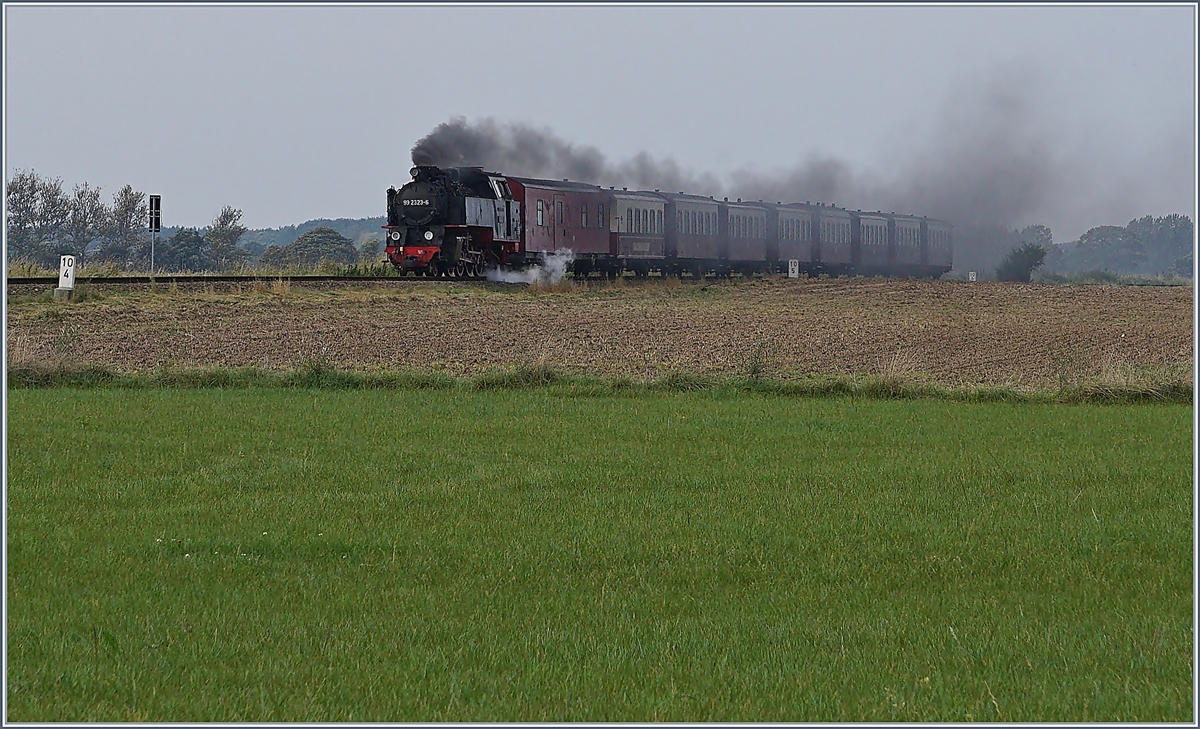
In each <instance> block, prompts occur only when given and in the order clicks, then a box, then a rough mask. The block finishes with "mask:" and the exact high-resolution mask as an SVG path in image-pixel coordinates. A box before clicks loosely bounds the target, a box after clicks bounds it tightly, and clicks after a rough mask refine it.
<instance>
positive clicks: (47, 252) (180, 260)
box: [5, 170, 380, 272]
mask: <svg viewBox="0 0 1200 729" xmlns="http://www.w3.org/2000/svg"><path fill="white" fill-rule="evenodd" d="M5 196H6V198H7V201H8V215H7V219H6V220H5V225H6V228H7V233H8V250H7V253H8V260H9V262H10V264H11V263H14V262H26V263H30V264H34V265H36V266H40V267H42V268H49V269H56V268H58V265H59V256H62V255H64V254H69V255H74V256H75V257H76V259H77V260H78V261H79V262H80V265H87V264H90V263H102V264H112V265H116V266H117V267H119V268H122V269H125V270H139V271H144V270H149V269H150V256H151V240H152V234H151V232H150V228H149V201H148V198H147V195H146V193H144V192H141V191H138V190H134V189H133V187H132V186H131V185H125V186H124V187H122V188H121V189H119V190H117V191H116V192H115V193H114V194H113V196H112V202H111V203H105V201H104V199H103V197H102V195H101V189H100V188H99V187H92V186H91V185H89V184H88V183H86V182H84V183H82V184H78V185H75V186H74V188H73V189H72V190H71V191H69V192H68V191H67V190H66V189H64V187H63V182H62V180H61V179H60V178H50V177H43V176H41V175H39V174H37V172H35V171H33V170H18V171H17V173H16V174H15V175H14V176H13V178H12V179H11V180H9V181H8V183H7V185H6V189H5ZM241 220H242V211H241V210H238V209H236V208H234V207H231V206H228V205H227V206H225V207H223V208H222V209H221V212H220V213H218V214H217V216H216V217H215V218H213V221H212V222H211V223H210V224H209V225H208V226H207V227H203V228H179V229H175V230H174V232H173V233H172V235H170V236H169V237H166V238H160V239H159V241H158V243H157V244H156V245H155V246H154V251H153V253H154V268H155V270H158V271H178V272H206V271H212V272H221V271H231V270H236V269H239V268H244V267H246V266H253V265H255V264H257V265H259V266H264V267H271V268H286V267H292V266H297V267H309V266H316V265H318V264H320V263H322V262H330V263H333V264H336V265H355V264H357V263H358V262H359V261H360V259H361V258H362V257H368V258H369V257H371V256H373V255H377V254H378V252H379V250H380V247H379V244H378V242H373V241H368V244H367V245H365V246H364V249H363V250H362V251H361V252H360V251H359V250H358V249H357V248H355V246H354V243H353V241H351V240H350V239H349V238H346V237H345V236H343V235H341V234H339V233H338V232H337V231H335V230H333V229H332V228H329V227H317V228H314V229H310V230H307V231H306V232H305V233H303V234H302V235H300V236H299V237H298V238H297V239H295V240H294V241H292V242H291V243H288V244H287V245H269V246H266V248H265V250H262V249H260V251H261V252H260V255H257V256H255V255H253V254H252V253H251V251H250V250H248V249H247V248H246V247H244V246H241V245H239V243H240V242H241V241H242V239H243V237H244V236H245V235H246V233H247V228H246V226H244V225H242V223H241ZM371 243H374V245H371Z"/></svg>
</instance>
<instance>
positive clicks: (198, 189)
mask: <svg viewBox="0 0 1200 729" xmlns="http://www.w3.org/2000/svg"><path fill="white" fill-rule="evenodd" d="M4 10H5V17H4V22H5V26H4V36H5V38H4V53H5V74H4V81H5V107H4V113H5V134H6V136H5V145H4V155H5V159H4V163H5V171H6V175H8V176H11V175H12V173H13V171H14V170H17V169H30V168H32V169H35V170H37V171H38V172H39V173H41V174H43V175H50V176H55V177H61V178H62V179H63V181H64V183H66V186H67V187H68V188H69V187H70V186H71V185H73V184H75V183H78V182H83V181H88V182H90V183H91V184H93V185H101V186H102V187H103V188H104V191H105V195H106V196H108V195H110V194H111V193H112V192H113V191H114V190H115V189H117V188H118V187H120V186H121V185H123V184H125V183H129V184H132V185H133V186H134V187H135V188H137V189H140V190H143V191H145V192H148V193H157V194H161V195H162V196H163V220H164V224H166V225H195V226H201V225H204V224H206V223H207V222H208V221H210V220H211V219H212V218H213V217H214V216H215V215H216V213H217V212H218V211H219V210H220V208H221V206H223V205H233V206H235V207H238V208H241V209H242V210H243V211H244V212H245V218H244V222H245V223H246V224H248V225H249V226H251V227H266V226H281V225H288V224H293V223H300V222H303V221H305V220H308V219H312V218H318V217H330V218H336V217H366V216H376V215H382V214H383V213H384V200H385V198H384V191H385V189H386V188H387V187H388V185H390V184H396V185H399V184H402V183H403V182H405V181H407V179H408V175H407V170H408V168H409V167H410V164H411V163H410V151H411V149H412V146H413V144H414V143H415V142H416V141H417V140H418V139H420V138H421V137H423V136H425V135H426V134H428V133H429V132H430V131H431V130H432V129H433V128H434V127H436V126H437V125H438V124H440V123H442V122H445V121H447V120H449V119H451V118H454V117H465V118H466V119H467V120H468V122H469V123H477V122H479V121H481V120H483V119H485V118H492V119H494V120H495V121H496V122H498V123H501V124H507V123H517V124H530V125H533V126H536V127H539V128H542V127H544V128H547V129H549V130H550V131H552V132H553V134H555V135H556V136H557V137H559V138H561V139H562V140H565V141H567V142H570V143H574V144H578V145H589V146H593V147H595V148H596V149H598V150H600V151H601V152H602V153H603V154H604V155H605V157H606V158H607V159H608V160H609V161H611V162H613V163H620V162H622V161H624V160H627V159H629V158H631V157H633V156H634V155H636V154H638V153H640V152H645V153H648V154H650V155H652V156H653V157H654V158H655V159H658V160H662V159H670V160H673V161H674V162H675V163H677V164H678V165H679V166H680V167H681V168H683V169H684V170H685V171H688V172H691V173H693V174H694V175H702V174H706V173H707V174H711V175H714V176H715V177H716V178H717V179H719V180H720V181H721V182H722V183H723V184H727V185H729V188H728V190H730V191H735V190H737V189H738V188H737V185H738V184H739V183H738V180H741V181H742V183H741V184H744V185H748V186H750V187H753V184H754V181H755V180H758V181H759V182H761V181H762V180H761V179H759V178H769V179H776V180H782V179H786V178H788V176H789V175H792V176H795V175H796V174H797V170H801V171H803V170H805V169H807V168H808V167H811V166H812V164H813V159H814V158H820V159H822V160H824V161H825V162H832V163H834V164H835V165H836V166H838V167H839V169H840V170H841V173H840V174H843V175H846V176H848V177H849V178H852V179H853V181H854V184H853V185H841V186H840V187H838V190H839V194H846V195H853V196H858V197H860V198H862V199H837V200H833V202H836V203H837V204H839V205H844V206H850V207H870V206H872V205H888V204H904V203H905V202H911V204H914V205H916V204H924V205H926V206H931V207H939V206H940V208H945V207H946V206H954V205H957V204H959V203H958V202H957V201H956V200H957V198H955V197H954V195H952V194H951V195H947V194H942V195H941V197H938V195H937V194H935V193H931V192H930V190H931V189H933V188H936V187H938V186H939V185H943V184H946V185H948V188H949V189H950V190H951V191H953V190H959V191H961V190H962V189H963V188H964V187H970V186H971V185H975V188H980V185H981V184H983V183H984V182H986V181H987V180H990V179H992V178H993V177H996V176H1003V175H1008V178H1007V179H1008V180H1009V182H1010V183H1011V184H1009V187H1010V188H1018V189H1022V190H1026V194H1024V196H1020V195H1018V197H1020V198H1021V199H1020V200H1016V201H1014V202H1012V204H1005V205H1001V206H999V208H998V209H997V210H993V211H991V212H992V213H993V214H995V215H1004V216H1008V217H1011V218H1013V219H1011V220H1008V221H1006V222H1009V223H1011V224H1013V225H1024V224H1029V223H1044V224H1047V225H1050V226H1051V227H1052V229H1053V230H1054V233H1055V238H1056V239H1057V240H1060V241H1063V240H1070V239H1072V238H1075V237H1078V235H1079V234H1080V233H1082V232H1083V231H1084V230H1086V229H1087V228H1088V227H1091V226H1093V225H1103V224H1118V225H1123V224H1125V223H1126V222H1128V220H1129V219H1130V218H1132V217H1134V216H1138V215H1143V214H1153V215H1165V214H1169V213H1176V212H1178V213H1185V214H1188V215H1192V216H1193V218H1194V215H1195V211H1194V210H1193V208H1194V205H1195V197H1196V190H1195V186H1196V167H1195V155H1196V152H1195V139H1196V119H1195V113H1194V110H1195V93H1196V78H1195V64H1196V48H1195V26H1196V21H1195V17H1194V15H1195V12H1194V7H1193V6H1159V7H1147V6H1129V7H1099V6H1095V7H1086V6H1085V7H1081V6H1066V7H1036V6H1019V7H1011V6H1009V7H1000V6H963V7H949V6H941V5H939V6H933V7H917V6H913V7H898V6H889V7H866V6H840V7H812V6H766V7H762V6H760V7H742V6H736V7H735V6H727V7H703V6H679V5H672V6H666V7H649V6H647V7H569V6H568V7H546V6H537V7H516V6H492V7H462V6H459V7H414V6H381V5H373V6H358V7H345V6H337V7H299V6H285V5H269V6H259V7H249V6H245V7H222V6H201V7H181V6H169V5H164V6H144V5H138V6H107V7H106V6H18V5H6V6H5V8H4ZM989 155H991V157H990V158H989ZM984 158H987V159H986V161H985V162H980V161H979V160H981V159H984ZM981 165H982V168H985V169H984V172H982V173H980V172H978V170H979V169H981ZM1021 165H1025V166H1026V167H1036V168H1037V169H1036V170H1032V171H1030V170H1029V169H1025V168H1021V169H1015V170H1014V169H1013V168H1014V167H1021ZM956 166H958V167H963V166H966V167H970V168H971V169H965V170H964V169H956ZM972 169H973V170H975V171H974V172H973V171H972ZM502 171H504V172H510V173H519V172H520V171H518V170H502ZM1010 173H1011V174H1010ZM739 175H740V176H739ZM964 175H965V176H964ZM917 178H920V179H917ZM968 178H970V179H968ZM747 180H749V182H747ZM963 180H965V181H963ZM910 183H911V184H910ZM785 187H786V186H785ZM985 187H986V185H985ZM975 188H972V190H973V191H972V192H971V193H970V194H971V195H972V196H974V198H979V197H980V196H981V195H982V193H980V192H978V191H976V190H975ZM981 189H982V188H981ZM762 190H765V192H764V191H762ZM776 190H777V187H771V185H769V184H768V185H766V186H765V187H763V188H762V189H761V190H760V189H758V188H756V191H752V192H748V193H747V195H756V194H757V195H770V194H772V193H774V192H775V191H776ZM692 191H693V192H704V191H702V190H692ZM872 191H874V192H872ZM714 192H715V191H714ZM876 193H878V194H876ZM780 194H782V193H780ZM998 194H1001V195H1003V194H1009V195H1012V194H1014V193H1013V192H1012V191H1011V190H1010V191H1009V192H1008V193H1004V192H1001V193H998ZM964 204H965V203H964ZM910 212H915V213H918V214H921V213H928V214H935V213H939V212H941V213H944V210H942V209H939V210H911V211H910Z"/></svg>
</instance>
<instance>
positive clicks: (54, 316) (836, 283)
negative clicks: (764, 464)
mask: <svg viewBox="0 0 1200 729" xmlns="http://www.w3.org/2000/svg"><path fill="white" fill-rule="evenodd" d="M1192 299H1193V291H1192V289H1191V288H1185V287H1123V286H1051V285H1037V284H1003V283H984V282H979V283H965V282H951V281H907V280H884V279H832V280H831V279H813V280H795V281H793V280H786V279H772V280H761V281H736V280H735V281H729V282H721V283H706V284H700V283H686V282H679V281H655V280H650V281H648V282H643V283H621V282H618V283H616V284H598V283H589V284H574V283H570V282H567V283H564V284H560V285H557V286H553V287H548V288H536V287H533V288H529V287H525V286H512V285H504V284H488V285H478V284H455V283H445V284H436V285H423V286H415V285H413V284H412V283H411V282H404V281H397V282H395V283H392V282H386V283H373V284H364V286H363V287H361V288H338V289H323V290H318V289H313V290H308V289H303V288H300V287H299V286H298V285H289V284H286V283H282V282H281V283H276V284H274V285H264V284H258V285H257V286H255V287H251V286H249V285H246V286H245V287H244V288H242V289H241V290H234V291H230V290H224V291H217V290H209V291H195V290H192V291H178V290H175V291H167V290H159V291H158V292H133V293H114V292H91V293H90V294H89V295H85V296H84V297H83V300H80V301H73V302H54V301H46V300H45V297H42V298H41V299H40V300H39V299H34V298H32V297H27V298H10V308H9V316H8V337H9V339H8V342H9V348H10V352H9V362H10V364H47V365H64V364H66V365H93V364H95V365H103V366H106V367H109V368H111V369H114V370H117V371H125V372H133V371H145V370H151V369H156V368H162V367H167V368H173V367H195V366H202V367H203V366H253V367H261V368H267V369H289V368H294V367H297V366H303V365H305V364H309V363H313V362H318V363H320V364H322V365H324V366H332V367H336V368H342V369H358V370H374V369H389V370H391V369H424V370H439V371H443V372H445V373H447V374H450V375H454V376H471V375H476V374H479V373H482V372H486V371H489V370H495V369H498V368H503V367H507V366H513V365H516V366H531V365H532V366H548V367H552V368H555V369H558V370H562V371H564V372H569V373H578V374H590V375H599V376H606V377H630V378H634V379H653V378H657V377H660V376H662V375H664V374H666V373H670V372H689V373H696V374H703V375H715V376H744V375H747V374H754V375H756V376H757V375H761V376H766V377H771V378H776V379H791V378H799V377H805V376H813V375H818V376H819V375H837V376H844V375H858V374H874V375H885V376H901V377H908V378H912V379H916V380H922V381H928V382H933V383H938V384H945V385H952V386H953V385H1004V386H1015V387H1032V388H1042V387H1055V386H1062V385H1064V384H1070V383H1076V382H1080V381H1083V380H1088V379H1101V380H1108V381H1112V380H1114V379H1116V380H1153V381H1156V382H1162V381H1164V380H1165V381H1190V380H1191V377H1192V347H1193V336H1192V311H1193V303H1192Z"/></svg>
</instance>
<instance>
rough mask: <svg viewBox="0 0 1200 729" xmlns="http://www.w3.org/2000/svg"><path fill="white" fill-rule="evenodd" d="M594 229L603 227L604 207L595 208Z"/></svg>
mask: <svg viewBox="0 0 1200 729" xmlns="http://www.w3.org/2000/svg"><path fill="white" fill-rule="evenodd" d="M596 227H597V228H603V227H604V206H603V205H597V206H596Z"/></svg>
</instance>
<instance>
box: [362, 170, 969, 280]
mask: <svg viewBox="0 0 1200 729" xmlns="http://www.w3.org/2000/svg"><path fill="white" fill-rule="evenodd" d="M411 175H412V181H411V182H409V183H408V184H406V185H404V186H403V187H401V188H400V189H398V190H397V189H396V188H394V187H392V188H388V191H387V225H385V226H384V228H385V229H386V230H387V246H386V250H387V256H388V259H389V260H390V261H391V262H392V264H393V265H395V266H396V268H397V270H398V271H399V272H400V273H401V274H410V273H411V274H416V275H424V276H436V277H452V278H478V277H481V276H483V275H484V274H485V272H486V271H487V270H488V269H489V268H509V269H521V268H524V267H527V266H530V265H536V264H539V263H542V262H544V261H545V260H546V259H547V257H549V256H554V255H560V254H561V255H565V254H566V253H567V252H568V251H569V252H570V255H571V256H572V262H571V266H572V271H573V272H574V274H575V275H576V276H588V275H590V274H592V273H598V274H600V275H602V276H605V277H612V276H618V275H623V273H624V272H625V271H632V272H633V273H634V274H635V275H637V276H646V275H648V274H649V273H650V272H651V271H657V272H659V273H661V274H662V275H665V276H676V275H681V276H686V275H690V276H693V277H704V276H709V275H714V276H727V275H730V274H732V273H735V272H737V273H741V274H742V275H747V276H749V275H755V274H771V273H789V274H790V273H792V272H795V273H796V274H798V275H808V276H815V275H821V274H825V275H829V276H842V275H847V276H854V275H865V276H877V275H883V276H901V277H929V278H937V277H939V276H941V275H942V274H944V273H947V272H948V271H949V270H950V268H951V266H952V265H953V228H952V226H951V225H950V224H949V223H947V222H945V221H941V220H935V219H932V218H926V217H919V216H915V215H902V214H897V213H884V212H878V211H877V212H866V211H862V210H847V209H843V208H838V207H835V206H833V205H825V204H821V203H815V204H814V203H809V202H804V203H782V202H776V203H767V202H762V201H757V202H753V201H743V200H741V199H738V200H735V201H730V200H729V199H728V198H725V199H722V200H715V199H713V198H712V197H704V196H701V195H690V194H685V193H683V192H679V193H669V192H662V191H660V190H654V191H639V190H629V189H627V188H622V189H620V190H618V189H616V188H613V187H609V188H608V189H605V188H603V187H599V186H597V185H590V184H586V183H581V182H572V181H570V180H561V181H558V180H536V179H531V178H525V177H513V176H509V175H503V174H499V173H495V172H487V171H485V170H484V169H483V168H481V167H450V168H444V169H443V168H439V167H435V166H431V165H418V166H416V167H413V168H412V170H411Z"/></svg>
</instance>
